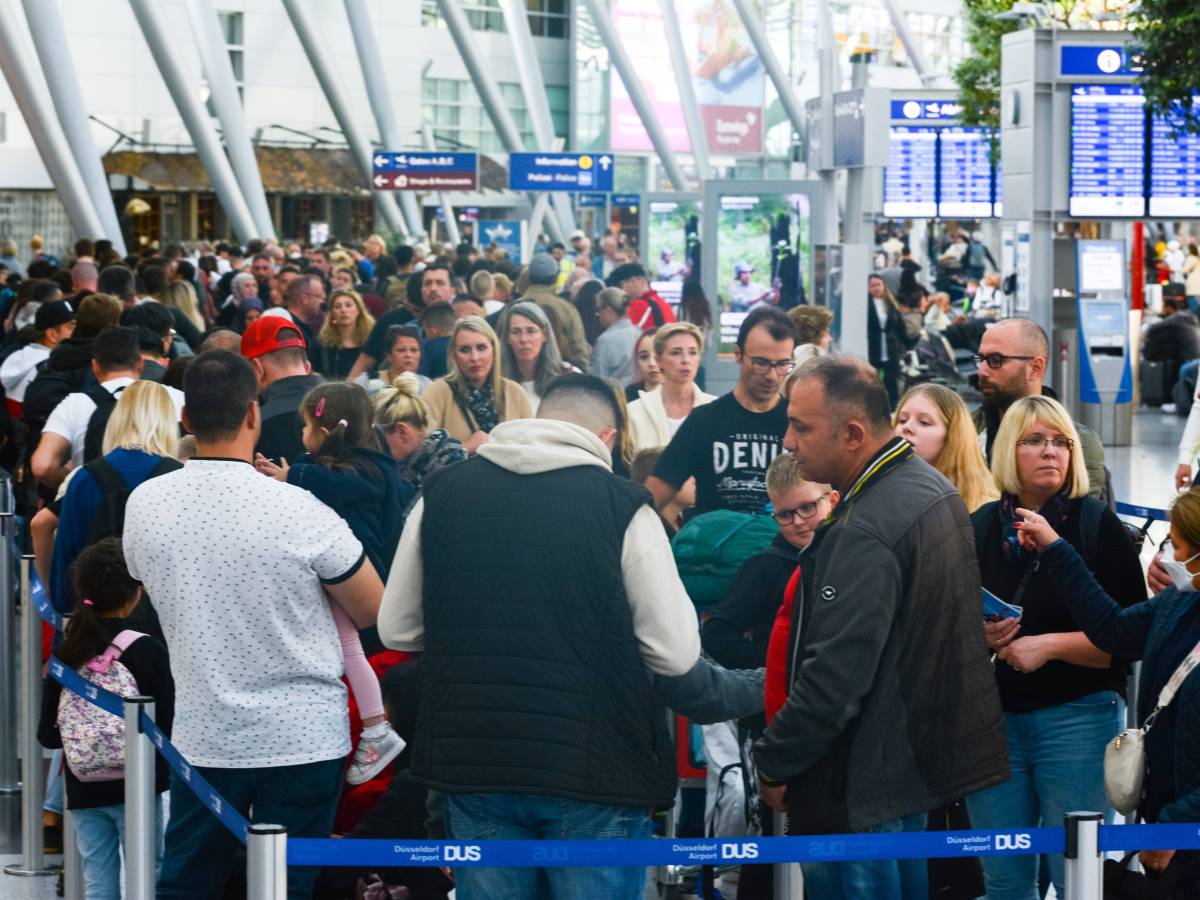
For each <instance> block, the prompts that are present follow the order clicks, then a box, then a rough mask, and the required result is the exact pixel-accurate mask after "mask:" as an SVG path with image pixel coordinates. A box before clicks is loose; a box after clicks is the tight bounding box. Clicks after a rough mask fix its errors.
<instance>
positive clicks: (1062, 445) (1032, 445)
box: [1017, 434, 1075, 450]
mask: <svg viewBox="0 0 1200 900" xmlns="http://www.w3.org/2000/svg"><path fill="white" fill-rule="evenodd" d="M1017 443H1018V444H1020V445H1021V446H1022V447H1028V448H1029V449H1030V450H1041V449H1042V448H1043V447H1045V446H1046V445H1047V444H1049V445H1050V446H1051V447H1053V448H1054V449H1055V450H1070V449H1071V448H1072V447H1074V446H1075V442H1074V441H1073V440H1071V439H1070V438H1065V437H1056V438H1048V437H1042V436H1041V435H1040V434H1039V435H1036V436H1035V437H1027V438H1022V439H1021V440H1019V441H1017Z"/></svg>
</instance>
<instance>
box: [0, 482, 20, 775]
mask: <svg viewBox="0 0 1200 900" xmlns="http://www.w3.org/2000/svg"><path fill="white" fill-rule="evenodd" d="M7 493H8V492H7V491H3V493H0V497H3V496H5V495H7ZM16 533H17V529H16V521H15V520H14V519H13V514H12V513H11V512H0V794H19V793H20V792H21V783H20V781H19V775H18V772H17V741H18V740H19V738H18V736H17V735H18V733H19V730H20V729H19V728H18V727H17V683H16V674H17V673H16V671H15V669H14V667H13V660H14V659H16V655H17V654H16V642H15V641H14V640H13V636H14V627H13V626H14V625H15V624H16V609H15V604H14V603H13V600H14V594H15V592H14V591H13V572H14V571H15V570H16V560H14V559H13V541H14V539H15V536H16Z"/></svg>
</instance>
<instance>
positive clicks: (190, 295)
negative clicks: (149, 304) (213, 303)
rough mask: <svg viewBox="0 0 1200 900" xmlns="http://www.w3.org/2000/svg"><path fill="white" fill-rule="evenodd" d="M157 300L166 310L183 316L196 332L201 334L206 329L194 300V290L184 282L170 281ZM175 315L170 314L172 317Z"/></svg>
mask: <svg viewBox="0 0 1200 900" xmlns="http://www.w3.org/2000/svg"><path fill="white" fill-rule="evenodd" d="M159 300H160V301H162V305H163V306H165V307H166V308H167V309H170V310H175V311H178V312H180V313H182V314H183V316H184V318H186V319H187V320H188V321H189V322H191V323H192V324H193V325H195V326H196V329H197V331H199V332H203V331H204V329H205V328H206V327H207V326H206V325H205V324H204V317H203V316H202V315H200V304H199V302H198V301H197V300H196V289H195V288H193V287H192V286H191V284H189V283H188V282H186V281H172V282H171V283H170V284H168V285H167V286H166V287H165V288H163V291H162V294H160V295H159ZM174 314H175V313H174V312H172V315H174ZM176 330H178V329H176Z"/></svg>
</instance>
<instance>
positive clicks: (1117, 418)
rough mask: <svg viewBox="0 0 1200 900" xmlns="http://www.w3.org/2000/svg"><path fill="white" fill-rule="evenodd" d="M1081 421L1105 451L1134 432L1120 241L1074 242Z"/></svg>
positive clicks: (1126, 302)
mask: <svg viewBox="0 0 1200 900" xmlns="http://www.w3.org/2000/svg"><path fill="white" fill-rule="evenodd" d="M1076 264H1077V278H1076V281H1077V284H1078V288H1079V290H1078V300H1077V303H1078V314H1079V401H1080V420H1081V421H1082V422H1083V424H1084V425H1086V426H1087V427H1088V428H1090V429H1092V430H1093V431H1095V432H1096V433H1097V434H1098V435H1099V436H1100V440H1101V441H1103V443H1104V445H1105V446H1107V447H1113V446H1127V445H1128V444H1129V443H1130V440H1131V436H1132V429H1133V373H1132V369H1131V367H1130V354H1129V301H1128V298H1127V297H1126V279H1125V272H1126V267H1125V244H1124V242H1123V241H1083V240H1081V241H1078V242H1077V246H1076Z"/></svg>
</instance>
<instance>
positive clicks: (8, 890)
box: [0, 409, 1183, 900]
mask: <svg viewBox="0 0 1200 900" xmlns="http://www.w3.org/2000/svg"><path fill="white" fill-rule="evenodd" d="M1182 432H1183V419H1180V418H1178V417H1176V416H1172V415H1164V414H1162V413H1160V412H1158V411H1157V410H1149V409H1147V410H1143V411H1142V412H1141V414H1139V415H1137V416H1135V417H1134V430H1133V445H1132V446H1129V447H1110V448H1108V450H1107V451H1106V459H1107V463H1108V467H1109V469H1110V470H1111V471H1112V475H1113V486H1114V488H1115V490H1116V493H1117V497H1118V499H1120V500H1122V501H1125V502H1128V503H1136V504H1139V505H1142V506H1154V507H1159V508H1162V507H1165V506H1166V505H1167V504H1168V503H1170V501H1171V498H1172V497H1173V496H1174V493H1175V491H1174V473H1175V448H1176V446H1177V445H1178V443H1179V437H1180V435H1181V434H1182ZM1160 530H1161V526H1160ZM19 852H20V798H19V797H2V796H0V868H2V867H3V866H4V865H7V864H8V863H10V862H17V861H19V859H20V857H19V855H16V854H19ZM49 860H50V861H53V862H55V863H61V858H60V857H50V858H49ZM648 888H649V890H648V891H647V896H648V897H653V896H654V892H653V888H651V887H650V886H649V885H648ZM53 897H54V879H53V878H17V877H14V876H11V875H4V874H0V898H3V900H50V898H53Z"/></svg>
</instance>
